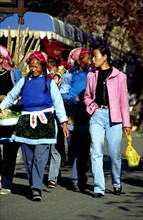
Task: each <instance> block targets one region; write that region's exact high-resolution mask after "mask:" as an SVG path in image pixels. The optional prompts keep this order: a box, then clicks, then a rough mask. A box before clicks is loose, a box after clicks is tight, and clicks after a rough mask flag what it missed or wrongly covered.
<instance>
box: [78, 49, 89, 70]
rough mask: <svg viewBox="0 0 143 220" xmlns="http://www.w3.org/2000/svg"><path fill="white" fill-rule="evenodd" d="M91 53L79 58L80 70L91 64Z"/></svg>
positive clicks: (86, 68)
mask: <svg viewBox="0 0 143 220" xmlns="http://www.w3.org/2000/svg"><path fill="white" fill-rule="evenodd" d="M91 58H92V57H91V54H89V53H88V54H86V55H85V56H84V57H83V58H82V59H79V60H78V61H77V62H78V65H79V66H80V69H82V70H88V68H89V67H90V65H91V62H92V59H91Z"/></svg>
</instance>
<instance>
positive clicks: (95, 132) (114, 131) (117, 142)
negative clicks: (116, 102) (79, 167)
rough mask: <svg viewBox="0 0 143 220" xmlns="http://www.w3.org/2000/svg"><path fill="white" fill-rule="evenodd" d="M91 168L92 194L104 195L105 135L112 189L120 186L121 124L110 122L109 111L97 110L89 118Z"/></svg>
mask: <svg viewBox="0 0 143 220" xmlns="http://www.w3.org/2000/svg"><path fill="white" fill-rule="evenodd" d="M89 131H90V135H91V146H90V155H91V166H92V173H93V178H94V192H96V193H102V194H103V195H104V194H105V177H104V171H103V155H104V143H105V135H106V140H107V146H108V154H109V158H110V162H111V178H112V185H113V187H120V185H121V153H120V146H121V140H122V123H112V122H111V121H110V116H109V109H99V110H98V111H97V112H95V113H94V114H93V115H92V116H91V118H90V127H89Z"/></svg>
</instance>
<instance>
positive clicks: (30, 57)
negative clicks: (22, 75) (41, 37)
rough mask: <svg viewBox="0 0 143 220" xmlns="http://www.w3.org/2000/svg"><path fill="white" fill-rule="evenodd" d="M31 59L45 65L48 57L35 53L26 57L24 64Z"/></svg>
mask: <svg viewBox="0 0 143 220" xmlns="http://www.w3.org/2000/svg"><path fill="white" fill-rule="evenodd" d="M31 59H36V60H39V61H41V62H43V63H46V64H47V61H48V55H47V54H46V53H44V52H43V51H35V52H33V53H31V54H30V55H29V56H28V57H27V59H26V62H27V63H29V61H30V60H31Z"/></svg>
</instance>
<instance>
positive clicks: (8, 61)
mask: <svg viewBox="0 0 143 220" xmlns="http://www.w3.org/2000/svg"><path fill="white" fill-rule="evenodd" d="M0 55H1V56H2V57H4V61H3V64H2V66H3V68H5V69H7V70H13V68H14V65H13V61H12V57H11V55H10V52H9V51H8V49H7V48H6V47H4V46H2V45H1V44H0Z"/></svg>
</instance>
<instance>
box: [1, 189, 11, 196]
mask: <svg viewBox="0 0 143 220" xmlns="http://www.w3.org/2000/svg"><path fill="white" fill-rule="evenodd" d="M10 193H11V190H10V189H4V188H2V189H1V190H0V195H8V194H10Z"/></svg>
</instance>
